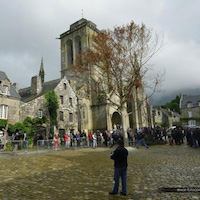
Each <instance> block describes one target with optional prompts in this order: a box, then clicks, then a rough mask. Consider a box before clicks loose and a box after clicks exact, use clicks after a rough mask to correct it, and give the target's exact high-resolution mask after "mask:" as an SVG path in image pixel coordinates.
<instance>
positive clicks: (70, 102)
mask: <svg viewBox="0 0 200 200" xmlns="http://www.w3.org/2000/svg"><path fill="white" fill-rule="evenodd" d="M69 105H70V106H72V98H71V97H70V98H69Z"/></svg>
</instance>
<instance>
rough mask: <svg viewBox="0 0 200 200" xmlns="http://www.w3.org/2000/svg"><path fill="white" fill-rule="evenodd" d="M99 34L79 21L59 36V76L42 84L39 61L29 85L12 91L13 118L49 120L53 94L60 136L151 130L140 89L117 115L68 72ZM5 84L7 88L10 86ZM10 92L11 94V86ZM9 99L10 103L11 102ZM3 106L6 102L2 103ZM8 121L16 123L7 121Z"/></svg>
mask: <svg viewBox="0 0 200 200" xmlns="http://www.w3.org/2000/svg"><path fill="white" fill-rule="evenodd" d="M98 32H99V30H98V29H97V26H96V25H95V24H94V23H93V22H91V21H88V20H86V19H83V18H82V19H80V20H79V21H77V22H75V23H73V24H72V25H71V26H70V29H69V30H68V31H66V32H65V33H63V34H61V35H60V42H61V43H60V45H61V46H60V50H61V77H60V78H59V79H56V80H52V81H48V82H45V73H44V66H43V59H42V61H41V66H40V71H39V74H38V75H37V76H34V77H32V79H31V86H30V87H27V88H23V89H20V90H19V95H20V96H19V95H18V93H16V92H15V97H16V99H17V104H18V106H17V107H18V110H17V113H16V115H17V116H16V117H15V119H17V121H20V122H23V120H24V119H25V118H26V117H32V118H35V117H42V116H44V115H45V116H47V117H48V118H49V113H48V109H47V106H46V99H45V94H47V93H48V92H50V91H55V93H56V95H57V97H58V102H59V108H58V113H57V116H58V117H57V121H58V129H59V132H60V133H64V132H66V131H67V132H69V131H70V130H75V131H76V130H79V131H83V130H85V131H86V132H87V133H88V132H89V131H90V130H94V131H96V130H100V131H105V130H109V131H110V130H113V128H115V127H116V126H122V124H123V127H124V130H125V137H127V135H126V132H127V130H128V129H129V128H132V129H138V128H140V127H153V117H152V106H151V104H150V103H149V102H148V99H147V96H146V94H145V92H144V90H143V88H135V89H134V91H133V92H132V97H131V99H130V100H129V102H127V104H126V105H125V109H123V112H122V113H120V112H119V110H118V108H117V107H116V106H113V105H110V104H109V103H108V102H107V101H106V100H105V99H104V98H102V96H99V95H98V94H95V92H94V91H92V90H91V88H90V86H89V85H87V84H85V82H84V77H82V78H80V76H79V77H77V76H76V75H75V74H74V73H73V72H72V71H71V70H70V67H71V66H73V64H74V63H75V62H76V56H77V55H78V54H79V53H80V52H82V51H84V50H86V49H88V48H91V47H92V36H93V35H95V34H97V33H98ZM1 74H3V73H1ZM0 78H2V80H1V81H2V82H1V83H2V84H1V85H5V84H4V82H5V83H8V81H9V80H8V79H7V78H6V77H3V75H2V77H0ZM99 78H100V77H95V80H94V84H96V83H98V81H99V80H98V79H99ZM7 85H8V86H9V85H10V83H8V84H7ZM10 91H12V92H13V91H14V89H13V86H12V88H11V90H10ZM10 94H11V93H10ZM4 96H5V95H3V96H2V95H0V98H2V99H3V100H5V101H7V102H8V100H6V99H5V97H4ZM11 96H12V95H10V97H9V99H10V101H12V100H11ZM7 97H8V96H7ZM20 98H21V99H20ZM112 100H113V101H115V102H118V101H119V98H118V97H117V96H116V95H113V96H112ZM2 105H7V103H5V102H4V103H3V104H2ZM4 110H5V109H4ZM9 110H10V111H11V110H12V109H9ZM122 115H123V117H122ZM9 122H10V123H15V122H16V120H15V121H12V120H9Z"/></svg>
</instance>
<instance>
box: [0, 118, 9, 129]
mask: <svg viewBox="0 0 200 200" xmlns="http://www.w3.org/2000/svg"><path fill="white" fill-rule="evenodd" d="M7 123H8V120H5V119H0V129H2V128H6V126H7Z"/></svg>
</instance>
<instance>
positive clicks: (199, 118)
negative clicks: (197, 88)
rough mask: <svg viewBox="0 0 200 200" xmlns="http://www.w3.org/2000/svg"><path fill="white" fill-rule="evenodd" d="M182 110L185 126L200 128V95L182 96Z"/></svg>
mask: <svg viewBox="0 0 200 200" xmlns="http://www.w3.org/2000/svg"><path fill="white" fill-rule="evenodd" d="M180 110H181V115H182V118H181V120H182V124H183V125H185V126H189V127H195V126H200V95H181V96H180Z"/></svg>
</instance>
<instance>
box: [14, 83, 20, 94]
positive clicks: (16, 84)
mask: <svg viewBox="0 0 200 200" xmlns="http://www.w3.org/2000/svg"><path fill="white" fill-rule="evenodd" d="M13 87H14V88H15V90H16V92H17V93H19V84H18V83H13Z"/></svg>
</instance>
